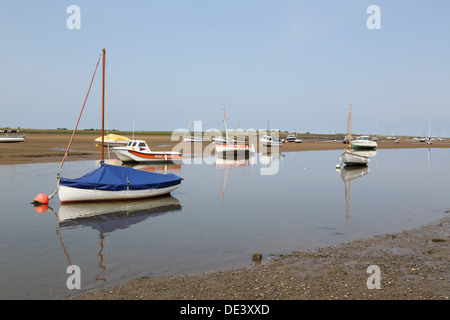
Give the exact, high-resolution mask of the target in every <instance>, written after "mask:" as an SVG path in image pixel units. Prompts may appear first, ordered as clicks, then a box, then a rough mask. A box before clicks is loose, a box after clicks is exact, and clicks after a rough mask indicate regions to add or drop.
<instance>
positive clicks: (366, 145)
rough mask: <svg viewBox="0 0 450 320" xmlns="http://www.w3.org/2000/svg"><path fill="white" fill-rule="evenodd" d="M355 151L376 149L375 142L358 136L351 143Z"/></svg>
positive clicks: (366, 137) (367, 137)
mask: <svg viewBox="0 0 450 320" xmlns="http://www.w3.org/2000/svg"><path fill="white" fill-rule="evenodd" d="M352 145H353V148H355V149H376V148H377V147H378V144H377V143H376V142H375V141H371V140H369V136H360V137H357V138H355V139H354V140H353V141H352Z"/></svg>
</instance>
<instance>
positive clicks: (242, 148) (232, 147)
mask: <svg viewBox="0 0 450 320" xmlns="http://www.w3.org/2000/svg"><path fill="white" fill-rule="evenodd" d="M223 121H224V123H225V134H226V139H225V140H223V141H217V142H216V141H215V151H216V154H218V155H225V154H236V155H249V154H252V153H255V152H256V151H255V147H254V146H253V144H251V145H250V144H249V143H246V142H245V141H242V140H241V139H238V140H231V139H230V138H229V137H228V131H227V119H226V117H225V111H223Z"/></svg>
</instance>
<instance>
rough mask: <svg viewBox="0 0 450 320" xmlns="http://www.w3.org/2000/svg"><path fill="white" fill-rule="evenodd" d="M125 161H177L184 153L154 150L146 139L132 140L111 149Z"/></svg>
mask: <svg viewBox="0 0 450 320" xmlns="http://www.w3.org/2000/svg"><path fill="white" fill-rule="evenodd" d="M111 150H112V151H113V152H114V153H115V154H116V155H117V157H119V159H120V160H121V161H123V162H176V161H181V160H182V154H181V153H180V152H175V151H152V150H151V149H150V148H149V147H148V145H147V143H146V142H145V141H144V140H130V142H128V144H127V145H126V146H124V147H113V148H112V149H111Z"/></svg>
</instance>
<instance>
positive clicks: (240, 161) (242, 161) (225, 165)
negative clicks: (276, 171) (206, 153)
mask: <svg viewBox="0 0 450 320" xmlns="http://www.w3.org/2000/svg"><path fill="white" fill-rule="evenodd" d="M254 164H256V157H255V155H254V154H246V155H244V154H234V155H233V154H231V155H230V154H227V155H226V156H225V154H217V155H216V158H215V160H214V165H215V167H216V168H217V169H225V177H224V179H223V185H222V198H224V197H225V188H226V186H227V178H228V170H230V169H231V168H233V167H245V166H252V165H254Z"/></svg>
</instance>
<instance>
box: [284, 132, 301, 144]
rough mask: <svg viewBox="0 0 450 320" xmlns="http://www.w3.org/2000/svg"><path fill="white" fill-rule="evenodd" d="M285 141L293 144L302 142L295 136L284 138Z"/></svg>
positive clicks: (290, 135)
mask: <svg viewBox="0 0 450 320" xmlns="http://www.w3.org/2000/svg"><path fill="white" fill-rule="evenodd" d="M286 141H287V142H295V143H300V142H303V140H302V139H298V138H297V136H296V135H295V134H289V135H287V137H286Z"/></svg>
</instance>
